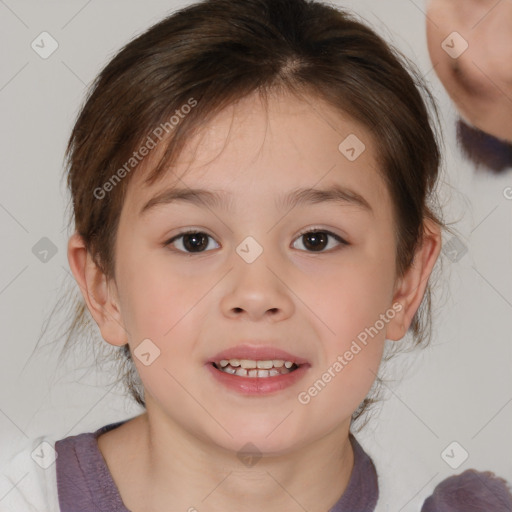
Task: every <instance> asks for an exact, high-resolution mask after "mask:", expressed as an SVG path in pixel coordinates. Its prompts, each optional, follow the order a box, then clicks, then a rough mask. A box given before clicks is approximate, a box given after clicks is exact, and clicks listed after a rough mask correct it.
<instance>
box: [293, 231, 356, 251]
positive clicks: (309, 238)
mask: <svg viewBox="0 0 512 512" xmlns="http://www.w3.org/2000/svg"><path fill="white" fill-rule="evenodd" d="M329 238H334V239H335V240H336V242H337V243H339V244H342V245H348V243H347V242H346V241H345V240H343V238H341V237H340V236H338V235H335V234H334V233H331V232H330V231H321V230H312V231H305V232H303V233H301V234H300V235H299V237H298V238H297V240H302V239H304V240H306V243H305V244H303V245H304V247H306V249H307V250H308V251H309V252H325V251H324V249H325V247H326V245H328V239H329ZM330 248H332V247H330Z"/></svg>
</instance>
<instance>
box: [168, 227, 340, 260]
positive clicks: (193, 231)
mask: <svg viewBox="0 0 512 512" xmlns="http://www.w3.org/2000/svg"><path fill="white" fill-rule="evenodd" d="M309 233H325V234H326V235H328V236H330V237H332V238H334V239H335V240H336V241H337V242H339V243H340V245H342V246H343V245H345V246H348V245H350V244H349V243H348V242H347V241H346V240H344V239H343V238H341V237H340V236H339V235H336V234H335V233H333V232H332V231H329V230H327V229H322V228H317V227H315V228H309V229H307V230H304V231H301V232H300V233H299V234H298V235H297V238H296V239H295V240H298V239H299V238H301V237H302V236H304V235H307V234H309ZM189 234H202V235H206V236H207V237H209V238H211V239H213V237H212V236H210V235H209V234H208V233H205V232H203V231H200V230H198V229H188V230H186V231H182V232H181V233H178V234H177V235H176V236H174V237H172V238H171V239H170V240H168V241H167V242H164V244H163V245H164V247H167V246H169V245H171V244H172V243H174V242H175V241H176V240H179V239H180V238H183V237H184V236H185V235H189ZM172 250H175V251H177V252H181V253H183V254H188V255H191V256H192V255H194V254H203V253H205V252H208V251H206V250H205V251H199V252H195V253H194V252H188V251H182V250H180V249H172ZM304 252H309V253H312V254H315V253H319V254H322V253H325V252H332V249H329V250H327V251H325V250H322V251H307V250H306V251H304Z"/></svg>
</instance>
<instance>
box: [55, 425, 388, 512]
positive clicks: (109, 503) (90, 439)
mask: <svg viewBox="0 0 512 512" xmlns="http://www.w3.org/2000/svg"><path fill="white" fill-rule="evenodd" d="M126 421H128V420H124V421H120V422H117V423H111V424H109V425H105V426H104V427H101V428H100V429H98V430H97V431H96V432H89V433H84V434H79V435H76V436H69V437H66V438H64V439H61V440H59V441H56V443H55V450H56V451H57V453H58V457H57V460H56V471H57V491H58V498H59V506H60V510H61V512H93V511H98V512H99V511H103V510H108V511H109V512H130V511H129V510H128V509H127V508H126V506H125V505H124V503H123V500H122V499H121V495H120V494H119V490H118V489H117V487H116V484H115V483H114V480H113V479H112V475H111V474H110V471H109V469H108V467H107V464H106V462H105V459H104V458H103V455H102V454H101V452H100V450H99V448H98V443H97V438H98V437H99V436H100V435H101V434H103V433H104V432H108V431H109V430H112V429H114V428H116V427H119V426H121V425H122V424H123V423H125V422H126ZM349 439H350V442H351V443H352V448H353V450H354V467H353V469H352V473H351V475H350V480H349V482H348V486H347V488H346V490H345V492H344V493H343V494H342V495H341V496H340V498H339V500H338V501H337V502H336V503H335V505H334V506H333V507H332V508H331V509H330V510H329V512H373V511H374V510H375V506H376V504H377V499H378V496H379V488H378V480H377V472H376V470H375V466H374V465H373V462H372V460H371V458H370V457H369V456H368V455H367V454H366V453H365V451H364V450H363V448H362V447H361V445H360V444H359V443H358V442H357V440H356V438H355V437H354V436H353V434H352V433H350V434H349Z"/></svg>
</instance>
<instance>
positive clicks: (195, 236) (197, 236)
mask: <svg viewBox="0 0 512 512" xmlns="http://www.w3.org/2000/svg"><path fill="white" fill-rule="evenodd" d="M192 240H193V242H192V243H190V241H192ZM198 241H199V243H198ZM183 245H184V246H185V248H186V249H187V251H191V252H194V249H205V248H206V247H207V246H208V237H207V236H205V235H204V233H189V234H187V235H185V236H184V237H183ZM196 252H197V251H196Z"/></svg>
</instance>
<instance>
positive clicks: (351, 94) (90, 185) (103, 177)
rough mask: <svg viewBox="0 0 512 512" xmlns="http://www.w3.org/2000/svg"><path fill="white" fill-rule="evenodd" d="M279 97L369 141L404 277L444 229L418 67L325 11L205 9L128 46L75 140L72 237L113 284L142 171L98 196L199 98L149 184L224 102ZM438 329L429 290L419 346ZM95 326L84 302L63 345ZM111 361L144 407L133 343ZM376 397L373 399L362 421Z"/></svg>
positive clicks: (268, 1)
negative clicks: (316, 104)
mask: <svg viewBox="0 0 512 512" xmlns="http://www.w3.org/2000/svg"><path fill="white" fill-rule="evenodd" d="M274 91H287V92H291V93H294V94H296V95H297V96H299V97H302V98H304V99H306V98H308V97H317V98H320V99H323V100H324V101H326V102H327V103H328V104H330V105H332V107H333V108H334V109H337V110H338V111H339V112H340V113H343V114H348V115H349V116H351V117H352V118H353V119H355V120H357V121H359V122H361V123H362V124H363V126H365V127H366V128H367V129H368V131H369V132H370V133H371V134H372V136H373V137H374V141H375V142H376V147H377V151H378V161H379V163H380V171H381V173H382V176H383V178H384V180H385V182H386V184H387V186H388V188H389V191H390V194H391V197H392V200H393V203H394V218H395V223H396V247H397V255H396V261H397V274H398V275H402V274H403V272H404V271H405V270H406V269H407V268H408V267H409V265H410V264H411V262H412V259H413V256H414V253H415V250H416V249H417V247H418V244H419V243H420V242H421V240H422V237H423V234H424V229H425V220H426V219H431V220H432V221H434V222H435V223H437V224H438V225H439V226H443V223H442V221H441V219H440V217H439V216H438V215H437V214H436V213H434V205H433V201H434V200H435V194H434V188H435V184H436V181H437V179H438V172H439V166H440V151H439V147H438V144H439V142H438V141H439V138H438V137H437V136H436V131H435V129H434V121H435V120H437V112H436V107H435V102H434V100H433V98H432V96H431V95H430V93H429V91H428V89H427V88H426V87H425V85H424V84H423V81H422V79H421V78H420V75H419V73H418V72H417V71H416V70H415V68H414V66H413V65H412V64H410V62H409V61H408V60H407V59H406V58H405V57H404V56H403V55H401V54H400V52H398V51H397V50H396V49H393V48H392V47H390V46H389V45H388V44H387V43H385V42H384V40H383V39H382V38H381V37H379V36H378V35H377V34H376V33H375V32H374V31H373V30H371V29H370V28H368V27H367V26H366V25H365V24H363V23H361V22H359V21H358V20H357V19H356V18H355V17H354V16H353V15H351V14H349V13H347V12H344V11H341V10H339V9H336V8H334V7H331V6H329V5H326V4H323V3H320V2H317V1H308V0H244V1H243V2H240V1H236V0H205V1H203V2H200V3H196V4H192V5H190V6H188V7H186V8H183V9H181V10H179V11H177V12H175V13H174V14H172V15H170V16H168V17H167V18H165V19H163V20H162V21H161V22H159V23H157V24H156V25H154V26H153V27H151V28H150V29H149V30H147V31H146V32H145V33H143V34H142V35H140V36H138V37H136V38H135V39H134V40H132V41H131V42H130V43H129V44H127V45H126V46H125V47H124V48H122V49H121V50H120V51H119V53H117V55H115V57H114V58H113V59H112V60H111V61H110V62H109V63H108V65H107V66H106V67H105V68H104V69H103V70H102V71H101V73H100V74H99V76H98V77H97V79H96V80H95V82H94V84H93V85H92V87H91V90H90V93H89V95H88V97H87V99H86V101H85V103H84V105H83V107H82V110H81V112H80V114H79V116H78V119H77V121H76V124H75V126H74V129H73V132H72V134H71V137H70V140H69V144H68V148H67V152H66V157H67V173H68V174H67V184H68V187H69V189H70V192H71V197H72V202H73V214H74V220H75V228H76V231H77V232H78V233H79V234H80V235H81V236H82V237H83V239H84V241H85V244H86V246H87V248H88V250H89V252H90V253H91V255H92V256H93V257H94V259H95V261H96V262H97V264H98V266H99V268H101V269H102V271H103V272H104V274H105V275H106V277H107V278H109V279H110V278H114V277H115V255H114V253H113V248H114V244H115V239H116V232H117V226H118V222H119V217H120V212H121V208H122V205H123V201H124V197H125V192H126V189H127V187H128V185H129V183H130V179H131V176H132V175H133V172H127V173H123V179H120V180H118V182H116V186H114V187H112V189H111V190H110V191H109V192H108V194H105V195H104V197H103V198H102V199H101V200H99V199H97V197H96V195H95V194H94V193H93V192H94V191H95V190H98V189H99V188H101V187H103V185H104V184H105V183H106V182H108V181H109V180H111V179H112V177H114V175H116V172H117V173H118V171H119V169H121V168H122V167H123V166H126V162H127V161H129V160H130V158H131V157H132V155H133V152H134V151H135V150H137V148H139V147H141V146H142V145H144V144H145V143H147V141H148V136H150V134H151V133H152V132H153V133H154V130H155V128H156V127H158V126H160V125H162V124H163V123H169V119H170V118H171V117H172V116H173V115H175V114H176V113H177V109H180V108H181V107H182V106H183V105H186V104H187V103H188V104H190V103H189V102H190V100H191V98H192V99H193V100H194V101H195V102H196V103H195V106H194V108H191V109H190V110H189V111H187V112H188V113H187V115H186V116H183V117H180V121H179V123H178V124H176V126H174V127H173V129H172V132H171V131H170V133H171V135H170V136H168V137H167V138H166V139H165V140H164V142H165V144H166V146H165V151H163V152H162V155H161V159H160V160H159V161H158V162H157V165H155V167H154V168H153V169H151V171H152V172H151V173H150V174H149V175H148V177H147V179H146V183H148V184H151V183H154V182H155V180H156V179H157V178H159V177H160V176H161V175H162V174H163V173H165V172H166V170H167V169H168V168H169V165H170V164H171V162H172V159H175V158H176V157H177V156H178V155H179V152H180V151H181V150H182V148H183V146H184V144H185V143H186V142H187V140H189V139H190V137H191V135H192V134H193V133H194V131H195V130H196V129H199V128H200V127H201V126H202V125H204V124H205V123H207V122H208V120H209V119H211V118H212V117H213V116H214V115H216V114H217V113H218V112H220V111H221V110H222V109H224V108H225V107H226V106H228V105H230V104H232V103H234V102H236V101H238V100H240V99H242V98H244V97H245V96H247V95H249V94H251V93H254V92H257V93H259V94H260V96H261V98H262V99H264V100H265V101H266V100H267V96H268V94H269V93H270V92H274ZM422 92H423V94H424V97H423V95H422ZM425 100H428V105H427V101H425ZM430 108H431V109H432V112H433V113H435V116H431V115H430V113H429V109H430ZM340 142H341V141H340ZM125 169H126V167H125ZM71 220H72V219H71V218H70V222H71ZM66 302H67V300H66ZM430 319H431V315H430V287H429V288H428V289H427V292H426V295H425V297H424V300H423V302H422V305H421V307H420V309H419V310H418V312H417V314H416V315H415V317H414V319H413V322H412V325H411V328H410V330H411V333H412V335H413V337H414V339H415V346H419V345H420V344H422V343H424V342H425V340H428V339H429V338H430V328H429V327H430ZM93 325H95V323H94V322H93V321H92V320H91V316H90V315H89V312H88V310H87V307H86V305H85V302H84V301H83V300H78V301H77V311H76V312H75V313H74V316H73V321H72V324H71V325H70V327H69V329H68V331H67V333H68V337H67V340H66V344H65V348H67V347H68V345H69V343H70V341H71V340H73V338H74V340H73V341H78V340H79V339H80V338H81V339H80V342H81V343H82V340H83V336H82V334H83V333H86V332H88V330H89V329H90V328H91V326H93ZM89 333H90V331H89ZM116 352H117V354H116V357H117V358H118V359H117V362H118V363H119V364H120V373H121V375H122V379H123V382H124V384H125V385H126V386H127V388H128V389H129V390H130V393H131V395H132V396H133V398H134V399H135V400H136V401H137V402H138V403H139V404H141V405H144V398H143V388H142V386H141V382H140V380H139V379H138V375H137V372H136V370H135V365H134V364H133V361H132V359H131V354H130V350H129V347H128V345H125V346H123V347H121V348H117V349H116ZM378 381H379V378H377V381H376V382H378ZM375 396H376V395H375V394H373V395H371V396H370V395H369V396H368V397H367V398H366V399H365V400H364V402H363V403H362V404H361V405H360V406H359V408H358V410H357V411H355V412H354V415H353V420H355V419H357V418H359V416H361V414H362V413H363V412H364V411H365V410H367V409H368V407H369V406H370V405H371V404H372V403H374V402H376V400H375Z"/></svg>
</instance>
